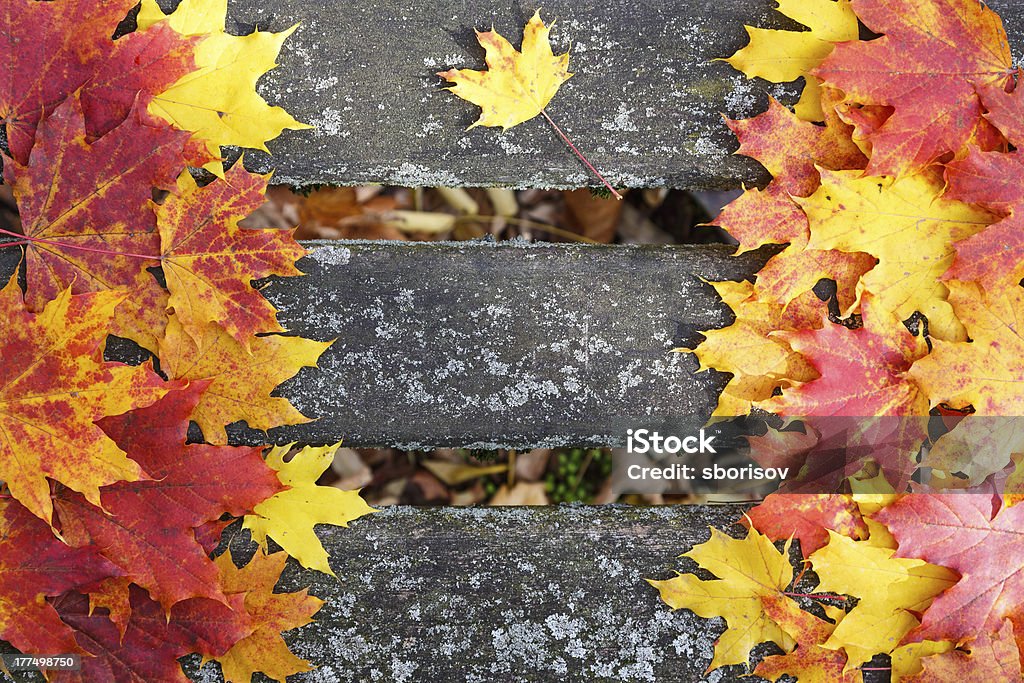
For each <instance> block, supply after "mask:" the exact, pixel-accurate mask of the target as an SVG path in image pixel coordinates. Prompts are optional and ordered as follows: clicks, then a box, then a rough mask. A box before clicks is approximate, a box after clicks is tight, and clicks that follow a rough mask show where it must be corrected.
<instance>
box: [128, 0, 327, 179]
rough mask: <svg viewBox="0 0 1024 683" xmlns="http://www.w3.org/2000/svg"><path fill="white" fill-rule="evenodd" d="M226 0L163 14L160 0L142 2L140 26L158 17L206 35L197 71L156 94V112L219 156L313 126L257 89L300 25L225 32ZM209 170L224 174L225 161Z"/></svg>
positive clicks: (193, 3) (190, 2) (186, 0)
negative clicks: (241, 33) (287, 130)
mask: <svg viewBox="0 0 1024 683" xmlns="http://www.w3.org/2000/svg"><path fill="white" fill-rule="evenodd" d="M226 16H227V0H182V2H181V4H179V5H178V7H177V9H175V11H174V13H172V14H170V15H164V13H163V11H162V10H161V9H160V7H159V5H157V3H156V0H143V2H142V7H141V9H140V10H139V15H138V26H139V30H144V29H146V28H148V27H150V26H152V25H153V24H155V23H157V22H159V21H167V22H168V23H169V24H170V26H171V28H173V29H174V30H175V31H177V32H178V33H180V34H182V35H184V36H199V37H201V38H202V40H201V42H200V43H199V45H198V46H197V47H196V52H195V63H196V70H195V71H193V72H192V73H190V74H187V75H186V76H183V77H182V78H181V79H179V80H178V81H177V82H176V83H175V84H174V85H172V86H171V87H170V88H168V89H167V90H165V91H164V92H162V93H160V94H159V95H157V96H156V97H154V98H153V101H152V102H151V103H150V105H149V111H150V113H151V114H154V115H156V116H159V117H160V118H162V119H164V120H165V121H167V122H169V123H172V124H174V125H176V126H177V127H179V128H181V129H182V130H188V131H192V132H193V133H194V134H195V135H196V136H197V137H198V138H200V139H201V140H203V141H204V142H205V143H206V147H207V149H208V150H209V151H210V153H211V154H213V156H214V157H217V158H220V147H221V145H236V146H238V147H249V148H254V149H261V150H264V151H268V150H267V146H266V142H267V141H268V140H272V139H274V138H276V137H277V136H278V135H280V134H281V131H282V130H284V129H285V128H292V129H302V128H309V127H310V126H307V125H306V124H304V123H299V122H298V121H296V120H295V119H293V118H292V117H291V115H289V114H288V112H286V111H285V110H284V109H282V108H281V107H272V106H270V105H268V104H267V103H266V101H265V100H264V99H263V98H262V97H260V95H259V94H258V93H257V92H256V82H257V81H258V80H259V79H260V77H261V76H263V74H265V73H266V72H268V71H270V70H271V69H273V68H274V67H275V66H277V62H276V60H277V55H278V52H280V50H281V45H282V44H283V43H284V41H285V40H286V39H287V38H288V36H290V35H291V34H292V32H293V31H294V30H295V28H296V26H297V24H296V26H292V27H291V28H289V29H287V30H285V31H282V32H281V33H268V32H266V31H256V32H254V33H250V34H249V35H246V36H233V35H229V34H228V33H226V32H225V30H224V21H225V18H226ZM207 168H208V169H209V170H211V171H213V172H214V173H217V174H218V175H221V174H222V167H221V164H220V162H219V161H218V162H214V163H212V164H210V165H208V166H207Z"/></svg>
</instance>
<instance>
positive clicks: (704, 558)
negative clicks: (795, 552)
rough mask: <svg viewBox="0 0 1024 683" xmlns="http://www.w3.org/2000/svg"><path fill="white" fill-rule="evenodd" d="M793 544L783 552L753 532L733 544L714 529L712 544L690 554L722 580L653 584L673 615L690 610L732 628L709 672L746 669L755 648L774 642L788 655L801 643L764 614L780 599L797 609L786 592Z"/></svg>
mask: <svg viewBox="0 0 1024 683" xmlns="http://www.w3.org/2000/svg"><path fill="white" fill-rule="evenodd" d="M788 553H789V543H788V542H787V543H786V546H785V548H784V549H783V552H781V553H780V552H779V551H778V550H777V549H776V548H775V546H774V545H773V544H772V542H771V539H769V538H768V537H767V536H764V535H762V534H760V533H758V532H757V530H756V529H750V531H749V533H748V534H747V535H746V537H744V538H740V539H737V538H732V537H731V536H728V535H726V534H724V533H722V532H721V531H719V530H718V529H715V528H712V529H711V539H710V540H709V541H707V542H706V543H702V544H700V545H698V546H695V547H694V548H693V549H692V550H690V551H689V552H687V553H685V554H684V555H683V557H689V558H690V559H692V560H694V561H696V562H697V564H698V565H700V567H701V568H702V569H706V570H707V571H709V572H711V573H712V574H714V575H715V576H717V577H718V578H719V579H720V580H717V581H702V580H700V579H699V578H697V577H696V576H694V575H693V574H679V575H678V576H675V577H673V578H671V579H667V580H665V581H652V580H650V579H648V583H650V584H651V585H652V586H654V587H655V588H657V589H658V591H659V592H660V593H661V599H662V600H664V601H665V602H666V603H667V604H668V605H669V606H670V607H672V609H681V608H686V609H688V610H690V611H692V612H693V613H694V614H696V615H697V616H699V617H704V618H712V617H723V618H724V619H725V621H726V623H727V624H728V628H727V629H726V630H725V633H723V634H722V637H721V638H719V639H718V641H717V642H716V643H715V656H714V658H713V659H712V660H711V666H709V667H708V670H709V671H710V670H712V669H717V668H719V667H722V666H729V665H730V664H744V663H746V662H748V661H749V659H750V650H751V648H753V647H754V646H755V645H757V644H759V643H764V642H773V643H775V644H776V645H778V646H779V647H781V648H782V649H783V650H784V651H786V652H788V651H790V650H792V649H793V647H794V646H795V645H796V641H795V640H794V639H793V637H792V636H791V635H789V634H788V633H787V632H786V631H785V630H784V629H783V628H782V627H781V626H779V624H777V623H776V622H775V621H774V620H772V619H771V618H770V617H769V616H768V615H766V614H765V609H764V606H765V604H766V603H769V602H770V603H772V605H773V608H779V607H780V606H779V604H778V603H779V601H780V599H784V600H785V601H787V602H789V603H792V605H793V606H794V607H795V605H796V603H793V602H792V600H789V598H788V597H786V596H785V595H784V594H783V591H784V590H785V589H786V587H787V586H789V584H790V582H791V581H792V580H793V567H792V566H791V565H790V564H789V560H788V559H787V555H788Z"/></svg>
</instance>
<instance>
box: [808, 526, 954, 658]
mask: <svg viewBox="0 0 1024 683" xmlns="http://www.w3.org/2000/svg"><path fill="white" fill-rule="evenodd" d="M828 533H829V542H828V545H826V546H825V547H823V548H821V549H820V550H817V551H815V552H814V553H813V554H812V555H811V557H810V561H811V564H812V566H813V567H814V571H815V572H816V573H817V574H818V578H819V584H818V588H817V590H819V591H825V592H835V593H842V594H844V595H853V596H856V597H857V598H859V602H858V603H857V606H856V607H854V608H853V609H852V610H851V611H850V612H849V613H848V614H847V615H846V616H845V617H843V619H842V621H840V622H839V625H838V626H836V629H835V630H834V631H833V632H832V635H831V636H830V637H829V639H828V640H827V641H826V643H825V647H828V648H832V649H839V648H842V649H843V650H845V652H846V654H847V657H848V660H847V667H848V668H851V667H857V666H859V665H861V664H863V663H864V662H866V661H868V660H870V659H871V658H872V657H874V656H875V655H876V654H878V653H880V652H884V653H889V652H892V651H893V650H894V649H895V648H896V647H897V646H898V645H899V643H900V641H901V640H902V639H903V636H905V635H906V634H907V633H909V632H910V630H911V629H913V628H915V627H916V626H917V625H918V624H919V623H920V622H919V621H918V620H917V618H916V617H915V616H914V614H912V612H918V613H920V612H923V611H924V610H925V609H927V608H928V606H929V605H930V604H931V602H932V599H934V598H935V596H936V595H938V594H939V593H941V592H942V591H944V590H946V589H947V588H949V587H950V586H952V585H953V584H955V583H956V582H957V580H958V579H959V578H960V577H959V576H958V575H957V573H956V572H954V571H951V570H949V569H946V568H945V567H939V566H936V565H932V564H928V563H927V562H925V561H923V560H914V559H903V558H898V557H894V555H895V552H896V551H895V550H894V549H891V548H880V547H877V546H875V545H873V544H872V543H871V542H869V541H855V540H853V539H852V538H848V537H846V536H842V535H840V534H837V533H835V532H834V531H831V530H829V532H828Z"/></svg>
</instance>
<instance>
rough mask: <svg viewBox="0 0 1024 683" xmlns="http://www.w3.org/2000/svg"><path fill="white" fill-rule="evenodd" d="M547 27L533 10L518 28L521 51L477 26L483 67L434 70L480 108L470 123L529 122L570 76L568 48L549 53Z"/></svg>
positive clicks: (455, 91) (507, 125) (503, 124)
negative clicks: (476, 69) (521, 34)
mask: <svg viewBox="0 0 1024 683" xmlns="http://www.w3.org/2000/svg"><path fill="white" fill-rule="evenodd" d="M551 26H554V22H552V23H551ZM551 26H545V25H544V22H543V21H541V18H540V10H537V11H536V12H535V13H534V15H533V17H532V18H531V19H530V21H529V22H528V23H527V24H526V29H525V30H524V31H523V45H522V52H519V51H518V50H516V49H515V48H514V47H512V44H511V43H509V42H508V40H506V39H505V38H504V36H502V35H501V34H500V33H498V32H497V31H495V30H493V29H492V30H490V31H485V32H482V33H481V32H480V31H477V33H476V38H477V40H478V41H479V42H480V45H482V46H483V48H484V50H485V51H486V56H485V58H484V59H485V61H486V62H487V68H488V70H487V71H473V70H471V69H450V70H448V71H442V72H440V73H438V74H437V75H438V76H440V77H442V78H444V79H446V80H448V81H451V82H452V83H455V85H453V86H451V87H450V88H447V90H450V91H451V92H452V93H453V94H455V95H457V96H459V97H461V98H462V99H464V100H468V101H469V102H472V103H473V104H475V105H477V106H479V107H480V109H481V110H482V111H481V113H480V118H479V119H477V120H476V121H475V122H474V123H473V124H472V125H471V126H470V128H475V127H476V126H501V128H503V129H505V130H508V129H509V128H511V127H512V126H517V125H519V124H520V123H522V122H523V121H529V120H530V119H532V118H533V117H534V116H537V115H538V114H540V113H541V112H542V111H544V107H546V106H547V105H548V102H550V101H551V98H552V97H554V96H555V93H556V92H558V88H559V87H560V86H561V85H562V83H565V82H566V81H567V80H569V77H570V76H572V74H571V73H569V71H568V69H569V53H568V52H566V53H565V54H563V55H558V56H555V54H554V52H552V50H551V43H550V42H549V41H548V34H549V33H550V32H551Z"/></svg>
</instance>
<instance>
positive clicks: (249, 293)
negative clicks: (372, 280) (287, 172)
mask: <svg viewBox="0 0 1024 683" xmlns="http://www.w3.org/2000/svg"><path fill="white" fill-rule="evenodd" d="M266 188H267V178H266V177H265V176H260V175H256V174H254V173H249V172H248V171H246V170H245V169H244V168H242V167H241V164H235V166H234V167H232V169H231V170H230V171H228V172H227V173H226V174H225V177H224V178H223V179H220V180H216V181H214V182H212V183H210V184H208V185H205V186H203V187H198V186H197V185H196V182H195V180H193V179H192V176H191V175H190V174H188V173H182V174H181V176H179V178H178V187H177V192H176V193H174V194H172V195H170V196H169V197H167V199H166V200H165V201H164V203H163V204H161V205H160V206H159V207H157V209H156V214H157V225H158V226H159V230H160V241H161V244H162V247H161V252H162V256H161V265H162V267H163V272H164V278H165V280H166V282H167V289H168V290H169V291H170V297H169V299H168V301H167V305H168V306H170V307H171V308H172V309H174V315H175V316H176V317H177V318H178V321H179V322H180V323H181V326H182V327H183V328H184V330H185V331H186V333H188V334H189V336H191V337H192V338H193V339H194V340H196V341H199V340H201V338H202V334H203V331H204V330H205V329H206V327H207V326H208V325H209V324H210V323H217V324H219V325H220V326H222V327H223V328H224V329H225V330H226V331H227V332H228V334H230V335H231V336H232V337H234V339H235V341H237V342H238V343H239V344H242V345H243V346H245V347H246V348H247V349H248V348H249V343H250V340H251V339H253V338H254V337H255V336H256V335H257V334H259V333H264V332H283V331H284V328H282V327H281V326H280V324H278V322H277V318H276V317H275V309H274V307H273V306H272V305H271V304H270V302H268V301H267V300H266V299H265V298H264V297H263V295H262V294H261V293H260V292H259V290H257V289H255V288H254V287H253V286H252V284H251V283H252V280H255V279H259V278H264V277H267V276H269V275H281V276H288V275H301V274H302V273H301V271H299V269H298V268H296V267H295V262H296V261H297V260H298V259H299V258H301V257H302V256H303V255H304V254H305V253H306V250H305V249H303V248H302V247H301V246H299V244H298V243H297V242H296V241H295V240H294V239H293V238H292V232H291V231H288V230H269V229H268V230H249V229H244V228H241V227H239V226H238V222H239V221H240V220H241V219H243V218H245V217H246V216H248V215H249V214H250V213H252V212H253V211H255V210H256V209H257V208H259V207H260V205H261V204H262V203H263V198H264V194H265V193H266Z"/></svg>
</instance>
